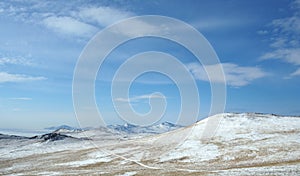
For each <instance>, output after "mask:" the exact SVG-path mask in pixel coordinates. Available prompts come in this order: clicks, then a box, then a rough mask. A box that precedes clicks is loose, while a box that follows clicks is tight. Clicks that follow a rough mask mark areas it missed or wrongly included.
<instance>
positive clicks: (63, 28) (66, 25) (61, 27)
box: [43, 16, 97, 37]
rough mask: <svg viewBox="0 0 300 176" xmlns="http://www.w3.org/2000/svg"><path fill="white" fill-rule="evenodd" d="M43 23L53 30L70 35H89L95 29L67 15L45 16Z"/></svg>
mask: <svg viewBox="0 0 300 176" xmlns="http://www.w3.org/2000/svg"><path fill="white" fill-rule="evenodd" d="M43 24H44V25H45V26H46V27H48V28H49V29H52V30H54V31H55V32H59V33H61V34H66V35H71V36H79V37H90V36H92V35H93V34H95V33H96V31H97V28H96V27H94V26H92V25H89V24H86V23H83V22H80V21H78V20H76V19H74V18H71V17H67V16H64V17H56V16H51V17H47V18H46V19H44V20H43Z"/></svg>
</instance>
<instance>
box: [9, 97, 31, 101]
mask: <svg viewBox="0 0 300 176" xmlns="http://www.w3.org/2000/svg"><path fill="white" fill-rule="evenodd" d="M9 99H10V100H22V101H29V100H32V98H29V97H15V98H9Z"/></svg>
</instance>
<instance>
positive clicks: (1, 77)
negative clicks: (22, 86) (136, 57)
mask: <svg viewBox="0 0 300 176" xmlns="http://www.w3.org/2000/svg"><path fill="white" fill-rule="evenodd" d="M45 79H46V78H45V77H41V76H38V77H35V76H29V75H23V74H10V73H6V72H0V83H6V82H29V81H40V80H45Z"/></svg>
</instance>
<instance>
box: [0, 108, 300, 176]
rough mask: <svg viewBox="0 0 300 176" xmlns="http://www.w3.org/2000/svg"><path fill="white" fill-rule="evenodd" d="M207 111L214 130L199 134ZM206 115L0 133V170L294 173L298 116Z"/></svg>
mask: <svg viewBox="0 0 300 176" xmlns="http://www.w3.org/2000/svg"><path fill="white" fill-rule="evenodd" d="M213 118H221V122H220V124H219V126H218V129H217V131H216V132H215V134H214V135H213V137H212V138H211V139H210V140H203V139H202V138H201V136H202V132H203V130H204V128H205V125H206V123H207V121H208V119H213ZM208 119H205V120H203V121H199V122H197V123H196V124H195V125H193V126H189V127H183V128H179V129H176V130H173V131H170V132H166V133H161V132H165V131H168V130H161V129H166V127H165V126H162V127H161V128H157V127H155V128H154V129H157V130H161V131H158V132H157V133H161V134H156V133H155V132H154V131H153V129H152V128H151V130H150V131H151V132H149V131H147V130H146V131H145V130H142V131H143V133H142V134H140V133H139V132H140V130H138V128H137V127H134V130H133V132H132V133H126V132H120V130H115V129H121V128H119V127H117V126H114V128H112V129H114V130H111V129H110V130H108V129H104V128H99V129H93V130H87V131H60V132H59V131H57V132H56V135H53V137H57V138H50V139H49V135H46V138H45V136H37V137H35V138H27V137H24V138H20V137H11V136H8V135H6V136H5V135H0V175H300V118H299V117H284V116H276V115H266V114H254V113H243V114H234V113H226V114H219V115H215V116H212V117H209V118H208ZM165 125H169V124H165ZM170 129H175V128H173V127H172V128H170ZM147 132H149V133H151V134H152V135H146V133H147ZM180 136H182V138H181V137H180ZM50 137H51V135H50ZM51 139H53V140H51ZM55 139H59V140H55ZM178 139H184V140H183V141H176V140H178Z"/></svg>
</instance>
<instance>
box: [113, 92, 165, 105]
mask: <svg viewBox="0 0 300 176" xmlns="http://www.w3.org/2000/svg"><path fill="white" fill-rule="evenodd" d="M151 98H165V96H161V95H151V94H146V95H140V96H135V97H132V98H129V99H126V98H116V99H114V101H117V102H124V103H126V102H128V103H138V102H140V101H142V100H149V99H151Z"/></svg>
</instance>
